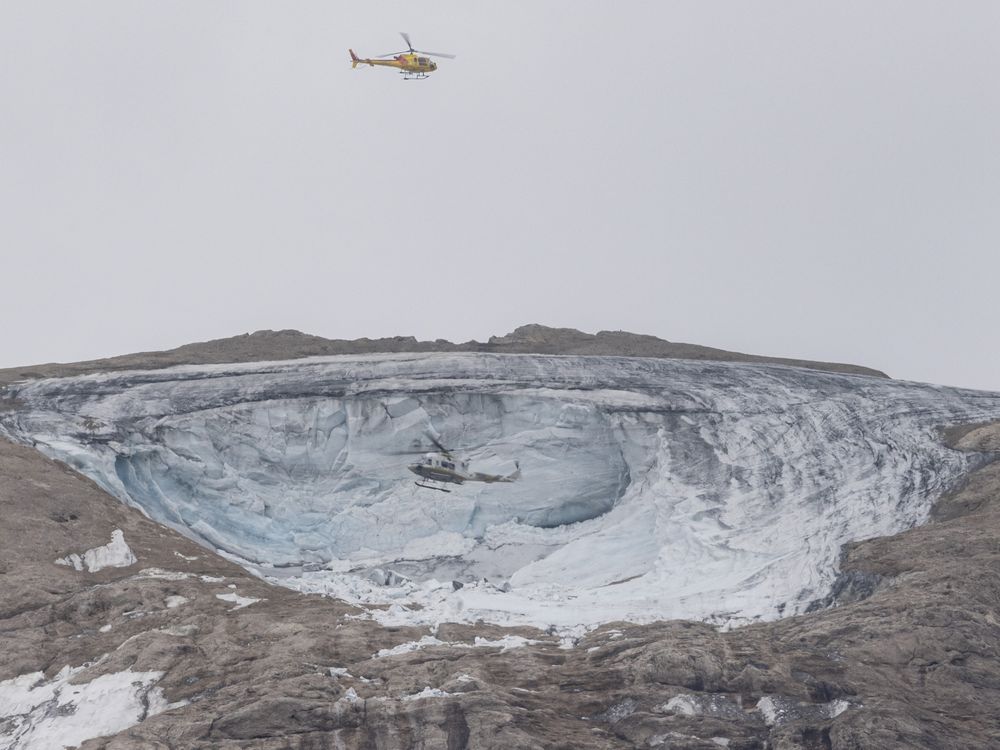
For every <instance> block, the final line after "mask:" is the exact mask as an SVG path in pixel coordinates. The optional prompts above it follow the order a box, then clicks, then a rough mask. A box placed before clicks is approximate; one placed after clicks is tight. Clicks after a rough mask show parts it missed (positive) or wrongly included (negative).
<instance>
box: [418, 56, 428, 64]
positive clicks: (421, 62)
mask: <svg viewBox="0 0 1000 750" xmlns="http://www.w3.org/2000/svg"><path fill="white" fill-rule="evenodd" d="M417 60H418V61H419V62H420V64H421V65H426V64H427V62H428V60H427V58H426V57H418V58H417Z"/></svg>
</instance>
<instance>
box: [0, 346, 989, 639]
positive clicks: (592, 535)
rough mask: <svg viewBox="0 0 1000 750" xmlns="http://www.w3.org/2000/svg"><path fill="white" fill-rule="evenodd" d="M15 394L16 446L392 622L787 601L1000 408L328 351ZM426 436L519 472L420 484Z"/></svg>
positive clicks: (756, 377) (659, 367)
mask: <svg viewBox="0 0 1000 750" xmlns="http://www.w3.org/2000/svg"><path fill="white" fill-rule="evenodd" d="M9 391H10V393H9V395H10V396H13V397H14V398H16V399H17V400H18V402H19V404H20V406H19V407H18V408H17V409H16V410H11V411H8V412H2V413H0V429H2V430H3V431H5V432H6V433H7V434H8V435H10V436H11V437H13V438H14V439H16V440H19V441H22V442H28V443H32V444H34V445H36V446H37V447H38V448H39V449H41V450H42V451H43V452H45V453H46V454H47V455H49V456H52V457H54V458H57V459H59V460H62V461H65V462H66V463H68V464H70V465H72V466H73V467H75V468H76V469H78V470H79V471H81V472H82V473H84V474H85V475H87V476H89V477H91V478H92V479H94V480H95V481H96V482H98V483H99V484H100V485H101V486H102V487H104V488H105V489H107V490H109V491H110V492H111V493H113V494H115V495H116V496H118V497H119V498H121V499H122V500H123V501H125V502H127V503H130V504H132V505H135V506H138V507H140V508H142V509H143V510H144V511H145V512H146V513H147V514H149V515H150V516H151V517H152V518H153V519H155V520H157V521H160V522H163V523H165V524H168V525H170V526H172V527H174V528H176V529H179V530H181V531H182V532H184V533H185V534H188V535H189V536H192V537H194V538H196V539H198V540H200V541H202V542H203V543H205V544H206V545H208V546H210V547H212V548H216V549H219V550H222V551H224V552H225V553H227V554H229V555H232V556H235V557H237V558H239V559H240V560H242V561H244V562H245V563H246V564H248V565H249V566H251V567H252V568H253V569H255V570H257V571H258V572H261V573H262V574H266V575H268V576H272V577H275V578H276V579H280V580H281V582H283V583H285V584H286V585H291V586H295V587H298V588H301V589H303V590H308V591H322V592H325V593H331V594H336V595H341V596H346V597H348V598H353V599H354V600H356V601H360V602H371V603H381V604H392V605H393V606H392V607H390V608H389V609H388V610H384V609H383V610H380V611H379V612H378V616H379V617H380V618H381V619H383V620H386V621H393V618H396V619H397V620H399V621H403V622H416V621H422V622H431V623H433V622H437V621H440V620H444V619H468V620H475V619H477V618H482V619H485V620H487V621H495V622H503V623H516V622H523V623H531V624H538V625H546V624H553V625H557V626H560V627H566V626H569V625H580V624H593V623H597V622H605V621H612V620H619V619H629V620H635V621H649V620H653V619H659V618H672V617H685V618H701V619H708V620H711V621H714V622H719V623H730V624H736V623H741V622H746V621H748V620H753V619H757V618H762V619H774V618H776V617H780V616H784V615H791V614H795V613H799V612H802V611H804V610H805V609H806V608H807V607H808V606H809V605H810V604H811V603H812V602H815V601H817V600H820V599H822V598H823V597H824V596H826V595H827V594H828V593H829V591H830V589H831V586H832V584H833V583H834V581H835V579H836V577H837V574H838V570H837V563H838V558H839V555H840V548H841V545H842V544H844V543H845V542H847V541H850V540H856V539H863V538H868V537H873V536H881V535H887V534H893V533H896V532H898V531H900V530H902V529H905V528H908V527H911V526H913V525H915V524H919V523H921V522H923V521H925V520H926V519H927V516H928V512H929V509H930V507H931V505H932V503H933V502H934V500H935V499H936V498H937V497H938V496H939V495H940V494H941V493H942V492H944V491H945V490H947V489H948V488H949V487H950V486H951V485H952V484H953V483H954V482H955V480H956V479H957V478H958V477H959V476H960V475H961V474H962V473H963V472H964V471H966V470H967V469H968V468H969V466H968V464H969V462H970V461H975V460H976V456H975V455H974V454H972V455H970V454H962V453H957V452H954V451H951V450H949V449H946V448H944V447H943V446H942V445H941V444H940V442H939V439H938V435H937V430H938V428H939V427H941V426H944V425H949V424H955V423H959V422H974V421H986V420H995V419H1000V394H996V393H983V392H976V391H968V390H960V389H954V388H944V387H938V386H931V385H924V384H916V383H906V382H899V381H891V380H886V379H882V378H874V377H867V376H862V375H845V374H835V373H827V372H819V371H816V370H806V369H800V368H796V367H785V366H780V365H766V364H734V363H719V362H715V363H709V362H692V361H685V360H661V359H637V358H626V357H604V356H600V357H597V356H592V357H578V356H540V355H497V354H474V353H450V354H381V355H367V356H363V355H359V356H335V357H322V358H312V359H305V360H294V361H285V362H258V363H252V364H233V365H201V366H181V367H174V368H170V369H164V370H149V371H130V372H119V373H103V374H94V375H86V376H80V377H71V378H54V379H47V380H40V381H34V382H29V383H20V384H16V385H14V386H11V388H10V389H9ZM427 434H431V435H434V436H436V437H437V438H438V439H439V440H441V441H442V442H443V443H445V444H446V445H448V446H450V447H454V448H455V449H458V450H460V451H461V452H462V456H463V457H464V458H467V459H469V460H470V462H471V468H472V469H473V470H474V471H481V472H491V473H506V472H509V471H511V470H512V469H513V467H514V462H515V461H518V462H519V463H520V466H521V470H522V473H523V477H522V479H521V480H520V481H518V482H516V483H514V484H493V485H486V484H466V485H464V486H462V487H458V488H455V489H454V491H453V492H451V493H450V494H443V493H438V492H433V491H429V490H425V489H421V488H418V487H415V486H414V483H413V479H414V477H413V475H412V474H410V473H409V472H408V471H407V469H406V465H407V464H408V463H410V462H412V461H413V460H414V456H413V455H411V454H410V453H408V451H411V450H419V449H420V447H421V446H425V445H427V444H428V440H427V437H426V436H427ZM388 571H392V572H393V573H395V575H391V574H390V573H389V572H388ZM484 579H485V580H484ZM452 581H455V582H456V583H452ZM458 584H463V585H462V586H461V587H459V586H458ZM413 604H419V605H420V607H413V606H411V605H413Z"/></svg>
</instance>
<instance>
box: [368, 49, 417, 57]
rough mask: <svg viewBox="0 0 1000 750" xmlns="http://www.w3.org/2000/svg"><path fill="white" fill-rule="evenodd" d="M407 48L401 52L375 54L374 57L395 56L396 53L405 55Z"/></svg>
mask: <svg viewBox="0 0 1000 750" xmlns="http://www.w3.org/2000/svg"><path fill="white" fill-rule="evenodd" d="M408 51H409V50H405V49H404V50H403V51H402V52H390V53H389V54H388V55H375V57H376V58H382V57H396V55H405V54H406V53H407V52H408Z"/></svg>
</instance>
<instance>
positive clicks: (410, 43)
mask: <svg viewBox="0 0 1000 750" xmlns="http://www.w3.org/2000/svg"><path fill="white" fill-rule="evenodd" d="M399 35H400V36H401V37H403V41H404V42H406V46H407V47H409V48H410V52H416V50H415V49H413V43H412V42H411V41H410V35H409V34H407V33H406V32H405V31H400V32H399Z"/></svg>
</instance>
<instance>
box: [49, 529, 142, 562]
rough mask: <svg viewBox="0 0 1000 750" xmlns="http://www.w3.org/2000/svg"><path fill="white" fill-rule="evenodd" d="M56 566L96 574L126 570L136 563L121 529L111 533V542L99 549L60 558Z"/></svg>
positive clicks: (95, 548) (94, 548)
mask: <svg viewBox="0 0 1000 750" xmlns="http://www.w3.org/2000/svg"><path fill="white" fill-rule="evenodd" d="M55 562H56V565H68V566H70V567H72V568H73V569H74V570H80V571H82V570H86V571H87V572H88V573H96V572H97V571H99V570H103V569H104V568H127V567H128V566H129V565H135V563H136V562H138V561H137V559H136V556H135V554H134V553H133V552H132V549H131V548H130V547H129V546H128V545H127V544H126V543H125V533H124V532H123V531H122V530H121V529H115V530H114V531H112V532H111V541H110V542H108V543H107V544H105V545H102V546H100V547H93V548H91V549H88V550H87V551H86V552H84V553H83V554H82V555H80V554H77V553H75V552H74V553H72V554H70V555H67V556H66V557H60V558H59V559H58V560H56V561H55Z"/></svg>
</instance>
